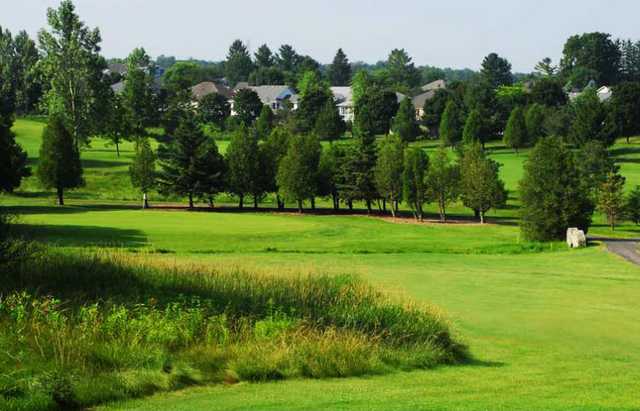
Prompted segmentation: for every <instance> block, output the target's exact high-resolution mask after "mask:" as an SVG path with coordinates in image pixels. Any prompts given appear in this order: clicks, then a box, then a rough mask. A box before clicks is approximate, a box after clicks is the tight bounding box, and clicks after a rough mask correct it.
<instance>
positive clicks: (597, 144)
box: [575, 140, 619, 201]
mask: <svg viewBox="0 0 640 411" xmlns="http://www.w3.org/2000/svg"><path fill="white" fill-rule="evenodd" d="M575 155H576V164H577V167H578V170H579V171H580V176H581V181H582V185H583V190H584V192H586V193H589V195H590V196H591V198H592V199H593V200H594V201H595V200H596V199H597V198H598V190H599V189H600V187H601V186H602V185H603V184H604V182H605V180H606V179H607V176H608V175H609V174H610V173H617V172H618V169H619V167H618V166H617V165H616V163H615V161H614V160H613V158H612V157H611V155H610V154H609V150H607V147H606V146H605V145H604V144H603V143H602V142H601V141H598V140H591V141H587V142H586V143H585V144H584V145H583V146H582V147H580V150H578V151H577V152H576V153H575Z"/></svg>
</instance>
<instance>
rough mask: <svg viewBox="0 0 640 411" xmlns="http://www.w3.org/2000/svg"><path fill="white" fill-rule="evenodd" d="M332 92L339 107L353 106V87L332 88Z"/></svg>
mask: <svg viewBox="0 0 640 411" xmlns="http://www.w3.org/2000/svg"><path fill="white" fill-rule="evenodd" d="M331 92H332V93H333V99H334V100H335V101H336V103H337V104H338V106H351V105H352V104H353V91H352V90H351V87H331Z"/></svg>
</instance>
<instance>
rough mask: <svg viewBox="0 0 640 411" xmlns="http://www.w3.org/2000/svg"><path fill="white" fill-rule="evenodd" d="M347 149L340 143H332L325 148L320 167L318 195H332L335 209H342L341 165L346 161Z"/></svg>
mask: <svg viewBox="0 0 640 411" xmlns="http://www.w3.org/2000/svg"><path fill="white" fill-rule="evenodd" d="M344 158H345V151H344V149H343V148H342V147H341V146H340V145H338V144H332V145H331V146H330V147H329V149H327V150H323V151H322V155H321V156H320V165H319V167H318V195H320V196H325V197H326V196H331V200H332V202H333V209H334V210H338V209H340V194H339V189H338V187H339V184H340V178H341V165H342V164H343V163H344Z"/></svg>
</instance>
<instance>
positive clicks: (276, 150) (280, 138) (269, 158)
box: [262, 126, 294, 209]
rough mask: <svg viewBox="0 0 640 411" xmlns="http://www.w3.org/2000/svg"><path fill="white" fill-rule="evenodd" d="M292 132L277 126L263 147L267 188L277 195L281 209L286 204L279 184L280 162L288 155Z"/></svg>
mask: <svg viewBox="0 0 640 411" xmlns="http://www.w3.org/2000/svg"><path fill="white" fill-rule="evenodd" d="M293 138H294V137H293V135H292V134H291V131H290V130H289V129H288V128H287V127H283V126H277V127H276V128H274V129H273V130H272V131H271V133H270V134H269V135H268V136H267V139H266V140H265V141H264V144H263V145H262V156H263V159H264V160H263V161H264V170H263V173H264V175H265V181H266V184H265V187H266V190H267V191H270V192H275V193H276V202H277V205H278V208H279V209H283V208H284V205H285V202H284V201H283V199H282V198H281V197H280V194H279V190H278V183H277V174H278V168H279V167H280V161H281V160H282V158H283V157H284V156H285V155H286V154H287V150H288V148H289V142H290V141H291V140H292V139H293Z"/></svg>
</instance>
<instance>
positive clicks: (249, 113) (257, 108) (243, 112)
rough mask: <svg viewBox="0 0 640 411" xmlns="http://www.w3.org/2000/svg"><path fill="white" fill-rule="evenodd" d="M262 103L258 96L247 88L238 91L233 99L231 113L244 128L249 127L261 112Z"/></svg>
mask: <svg viewBox="0 0 640 411" xmlns="http://www.w3.org/2000/svg"><path fill="white" fill-rule="evenodd" d="M262 106H263V104H262V101H260V97H258V94H257V93H256V92H255V91H253V90H251V89H248V88H245V89H242V90H239V91H238V92H237V93H236V95H235V97H234V98H233V111H235V113H236V117H237V118H238V119H239V120H240V122H241V123H242V124H244V125H245V126H251V125H252V124H253V122H254V121H255V119H256V118H258V116H259V115H260V112H261V111H262Z"/></svg>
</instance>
